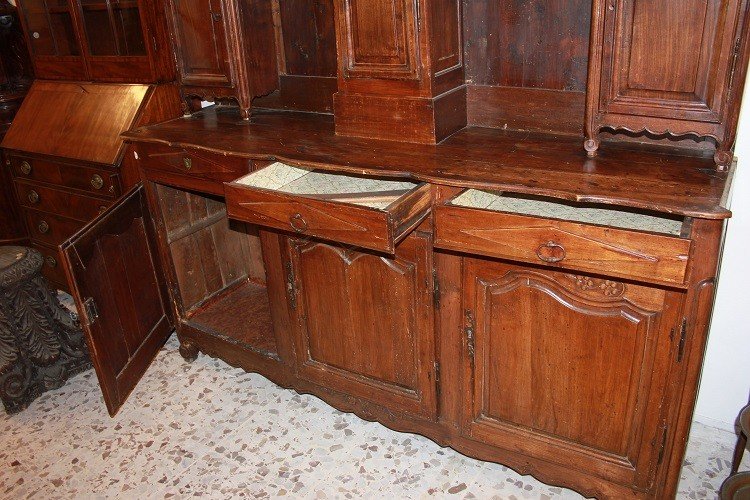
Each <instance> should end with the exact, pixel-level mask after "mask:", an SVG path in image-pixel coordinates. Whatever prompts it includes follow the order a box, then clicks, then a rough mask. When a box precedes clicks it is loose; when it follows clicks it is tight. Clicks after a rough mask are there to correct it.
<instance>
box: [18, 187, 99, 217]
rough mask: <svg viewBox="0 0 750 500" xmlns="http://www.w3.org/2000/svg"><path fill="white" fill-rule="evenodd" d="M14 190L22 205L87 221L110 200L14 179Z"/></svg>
mask: <svg viewBox="0 0 750 500" xmlns="http://www.w3.org/2000/svg"><path fill="white" fill-rule="evenodd" d="M16 191H17V192H18V199H19V201H20V203H21V205H22V206H24V207H27V208H32V209H34V210H39V211H41V212H48V213H53V214H58V215H62V216H64V217H69V218H71V219H76V220H79V221H83V222H88V221H90V220H91V219H93V218H94V217H96V216H97V215H98V214H100V213H101V212H103V211H104V210H105V209H106V208H107V206H109V204H110V203H111V201H110V200H104V199H100V198H92V197H89V196H85V195H79V194H73V193H68V192H66V191H60V190H58V189H52V188H49V187H46V186H42V185H38V184H33V183H27V182H20V181H18V180H17V181H16Z"/></svg>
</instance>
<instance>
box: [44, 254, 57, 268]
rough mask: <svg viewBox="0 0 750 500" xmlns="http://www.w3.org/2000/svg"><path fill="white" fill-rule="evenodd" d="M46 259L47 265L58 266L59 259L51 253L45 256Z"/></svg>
mask: <svg viewBox="0 0 750 500" xmlns="http://www.w3.org/2000/svg"><path fill="white" fill-rule="evenodd" d="M44 261H45V262H46V263H47V267H57V259H56V258H54V257H53V256H51V255H48V256H47V257H45V259H44Z"/></svg>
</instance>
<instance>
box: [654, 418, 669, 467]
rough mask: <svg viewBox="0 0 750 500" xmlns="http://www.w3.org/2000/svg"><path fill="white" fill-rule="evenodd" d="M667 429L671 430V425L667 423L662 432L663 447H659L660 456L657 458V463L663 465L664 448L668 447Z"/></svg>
mask: <svg viewBox="0 0 750 500" xmlns="http://www.w3.org/2000/svg"><path fill="white" fill-rule="evenodd" d="M667 430H669V427H668V426H667V425H666V424H665V425H664V429H663V430H662V433H661V448H659V458H657V459H656V465H661V463H662V461H663V460H664V450H665V449H666V448H667Z"/></svg>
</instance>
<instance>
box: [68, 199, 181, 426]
mask: <svg viewBox="0 0 750 500" xmlns="http://www.w3.org/2000/svg"><path fill="white" fill-rule="evenodd" d="M60 249H61V252H62V255H63V262H64V266H65V271H66V273H67V275H68V281H69V282H70V286H71V289H72V292H73V296H74V297H75V300H76V305H77V306H78V310H79V311H80V313H81V314H80V315H81V326H82V327H83V330H84V332H85V334H86V340H87V342H88V346H89V351H90V353H91V358H92V360H93V362H94V367H95V368H96V374H97V376H98V377H99V384H100V385H101V388H102V392H103V393H104V401H105V402H106V404H107V409H108V410H109V414H110V415H114V414H115V413H117V411H118V410H119V409H120V407H121V406H122V404H123V403H124V402H125V399H126V398H127V397H128V395H129V394H130V392H131V391H132V390H133V388H134V387H135V386H136V384H137V383H138V381H139V380H140V379H141V377H142V376H143V374H144V373H145V371H146V369H147V368H148V366H149V365H150V364H151V361H152V360H153V359H154V356H155V355H156V353H157V352H158V351H159V349H160V348H161V347H162V345H163V344H164V342H165V341H166V339H167V338H168V337H169V335H170V333H171V331H172V326H171V324H170V319H169V317H168V316H167V314H166V311H167V307H166V306H167V292H166V286H165V281H164V278H163V273H162V270H161V266H160V263H159V258H158V254H157V246H156V236H155V233H154V225H153V221H152V219H151V215H150V213H149V210H148V206H147V203H146V194H145V191H144V188H143V186H140V185H139V186H136V187H135V188H133V189H132V190H131V191H130V192H128V193H127V194H126V195H125V196H123V197H122V198H120V199H119V200H118V201H117V203H115V204H114V205H113V206H112V207H111V208H110V209H109V210H107V211H106V212H104V213H103V214H102V215H100V216H99V217H97V218H96V219H94V220H93V221H92V222H91V223H89V224H88V225H86V227H84V228H83V229H82V230H81V231H80V232H78V233H77V234H76V235H75V236H73V237H72V238H71V239H70V240H68V241H67V242H65V243H64V244H63V245H61V247H60Z"/></svg>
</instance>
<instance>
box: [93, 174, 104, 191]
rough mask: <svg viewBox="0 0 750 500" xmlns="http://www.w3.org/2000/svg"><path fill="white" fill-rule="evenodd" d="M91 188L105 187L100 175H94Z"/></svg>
mask: <svg viewBox="0 0 750 500" xmlns="http://www.w3.org/2000/svg"><path fill="white" fill-rule="evenodd" d="M91 187H92V188H94V189H101V188H103V187H104V179H102V176H101V175H99V174H94V175H93V176H92V177H91Z"/></svg>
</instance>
